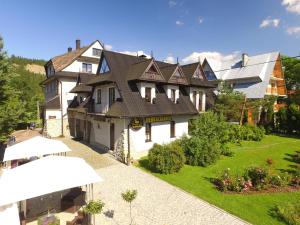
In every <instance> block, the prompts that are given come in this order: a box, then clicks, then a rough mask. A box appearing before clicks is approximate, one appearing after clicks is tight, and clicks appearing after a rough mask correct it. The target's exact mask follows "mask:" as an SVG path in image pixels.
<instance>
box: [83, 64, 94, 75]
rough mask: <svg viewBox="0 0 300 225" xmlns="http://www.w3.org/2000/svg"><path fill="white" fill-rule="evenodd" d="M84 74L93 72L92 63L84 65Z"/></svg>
mask: <svg viewBox="0 0 300 225" xmlns="http://www.w3.org/2000/svg"><path fill="white" fill-rule="evenodd" d="M82 72H83V73H91V72H92V64H91V63H82Z"/></svg>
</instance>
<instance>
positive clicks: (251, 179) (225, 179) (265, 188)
mask: <svg viewBox="0 0 300 225" xmlns="http://www.w3.org/2000/svg"><path fill="white" fill-rule="evenodd" d="M299 171H300V170H296V171H295V172H294V173H292V174H289V173H287V172H285V173H276V172H274V171H273V170H272V169H271V168H265V167H249V168H247V169H246V170H245V171H244V174H243V175H238V174H232V173H231V171H230V168H228V169H227V170H225V171H224V172H223V173H222V174H221V175H220V176H219V177H217V178H216V179H214V180H213V183H214V184H215V185H216V187H217V188H218V189H219V190H220V191H222V192H238V193H240V192H253V191H254V192H258V191H259V192H276V191H293V190H298V189H299V187H300V176H299V174H300V173H299Z"/></svg>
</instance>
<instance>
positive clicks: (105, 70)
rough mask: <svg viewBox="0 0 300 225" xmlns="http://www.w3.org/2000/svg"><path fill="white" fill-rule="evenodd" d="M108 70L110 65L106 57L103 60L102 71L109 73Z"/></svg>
mask: <svg viewBox="0 0 300 225" xmlns="http://www.w3.org/2000/svg"><path fill="white" fill-rule="evenodd" d="M107 72H109V67H108V64H107V62H106V59H105V58H103V59H102V62H101V67H100V73H107Z"/></svg>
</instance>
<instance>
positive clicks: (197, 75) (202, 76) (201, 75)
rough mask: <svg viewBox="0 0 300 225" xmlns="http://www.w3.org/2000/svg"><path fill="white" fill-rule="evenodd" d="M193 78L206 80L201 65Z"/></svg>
mask: <svg viewBox="0 0 300 225" xmlns="http://www.w3.org/2000/svg"><path fill="white" fill-rule="evenodd" d="M192 78H197V79H200V80H204V74H203V71H202V70H201V69H200V65H199V66H198V67H197V69H196V70H195V73H194V74H193V76H192Z"/></svg>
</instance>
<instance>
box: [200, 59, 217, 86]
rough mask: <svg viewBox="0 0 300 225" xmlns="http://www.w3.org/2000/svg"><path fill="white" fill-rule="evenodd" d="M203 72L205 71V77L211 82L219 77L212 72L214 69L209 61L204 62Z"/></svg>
mask: <svg viewBox="0 0 300 225" xmlns="http://www.w3.org/2000/svg"><path fill="white" fill-rule="evenodd" d="M203 65H204V66H203V71H204V75H205V77H206V79H207V80H209V81H211V80H217V77H216V75H215V73H214V71H213V70H212V68H211V67H210V65H209V63H208V62H207V60H205V61H204V62H203Z"/></svg>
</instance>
